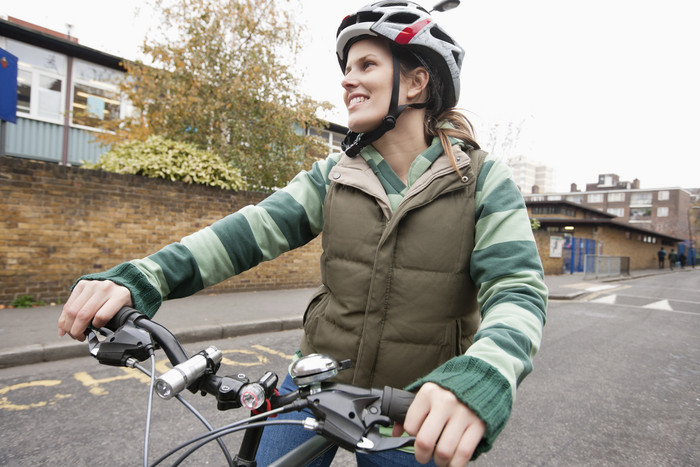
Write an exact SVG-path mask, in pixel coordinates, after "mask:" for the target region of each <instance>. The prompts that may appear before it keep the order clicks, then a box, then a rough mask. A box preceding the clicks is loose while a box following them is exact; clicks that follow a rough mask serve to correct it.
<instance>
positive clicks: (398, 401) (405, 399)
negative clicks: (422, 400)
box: [382, 386, 416, 423]
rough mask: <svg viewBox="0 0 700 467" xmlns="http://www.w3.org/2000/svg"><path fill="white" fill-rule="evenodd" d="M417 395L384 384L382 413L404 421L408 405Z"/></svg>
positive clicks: (398, 420)
mask: <svg viewBox="0 0 700 467" xmlns="http://www.w3.org/2000/svg"><path fill="white" fill-rule="evenodd" d="M415 397H416V395H415V394H413V393H412V392H408V391H403V390H401V389H396V388H391V387H389V386H384V393H383V395H382V414H383V415H386V416H388V417H389V418H391V419H392V420H394V421H395V422H399V423H403V422H404V420H405V419H406V412H408V407H409V406H410V405H411V403H412V402H413V399H414V398H415Z"/></svg>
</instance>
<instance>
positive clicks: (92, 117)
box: [72, 59, 303, 131]
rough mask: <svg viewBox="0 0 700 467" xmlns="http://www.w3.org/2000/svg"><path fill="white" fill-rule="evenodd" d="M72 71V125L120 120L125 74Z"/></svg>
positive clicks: (80, 67) (89, 67) (88, 68)
mask: <svg viewBox="0 0 700 467" xmlns="http://www.w3.org/2000/svg"><path fill="white" fill-rule="evenodd" d="M73 69H74V71H75V82H74V84H73V109H72V111H73V124H74V125H82V126H87V127H93V128H99V127H100V126H101V123H102V122H104V121H107V122H108V121H112V120H118V119H119V117H120V113H121V101H120V98H119V92H118V89H119V88H118V83H119V80H120V79H121V78H122V77H123V73H121V72H119V71H116V70H112V69H111V68H107V67H104V66H101V65H97V64H95V63H89V62H86V61H84V60H80V59H75V61H74V62H73ZM302 131H303V130H302Z"/></svg>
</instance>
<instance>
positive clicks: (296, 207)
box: [59, 1, 547, 465]
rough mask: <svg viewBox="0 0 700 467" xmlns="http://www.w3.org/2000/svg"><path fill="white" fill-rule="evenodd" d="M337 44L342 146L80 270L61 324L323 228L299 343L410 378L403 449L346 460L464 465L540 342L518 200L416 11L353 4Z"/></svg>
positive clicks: (538, 289) (502, 414) (157, 297)
mask: <svg viewBox="0 0 700 467" xmlns="http://www.w3.org/2000/svg"><path fill="white" fill-rule="evenodd" d="M337 53H338V58H339V61H340V65H341V69H342V70H343V72H344V78H343V80H342V86H343V88H344V99H345V104H346V106H347V109H348V127H349V128H350V130H351V132H350V134H349V135H348V138H347V139H346V142H345V143H346V144H345V145H344V149H345V150H344V152H343V153H341V154H334V155H331V156H329V157H328V158H327V159H326V160H324V161H319V162H317V163H315V164H314V166H313V168H312V169H311V170H310V171H309V172H302V173H300V174H299V175H298V176H297V177H295V178H294V180H292V181H291V182H290V183H289V185H288V186H287V187H286V188H284V189H283V190H280V191H278V192H276V193H275V194H273V195H271V196H270V197H269V198H267V199H266V200H264V201H263V202H262V203H260V204H259V205H257V206H248V207H246V208H244V209H242V210H240V211H238V212H237V213H234V214H231V215H230V216H228V217H226V218H224V219H222V220H221V221H219V222H217V223H215V224H213V225H212V226H210V227H207V228H205V229H203V230H202V231H200V232H197V233H195V234H193V235H191V236H188V237H185V238H184V239H183V240H182V241H181V242H180V243H176V244H172V245H169V246H167V247H165V248H164V249H163V250H161V251H159V252H157V253H155V254H154V255H151V256H149V257H147V258H145V259H142V260H136V261H132V262H129V263H124V264H122V265H119V266H117V267H115V268H113V269H111V270H109V271H106V272H104V273H100V274H96V275H89V276H86V277H84V278H81V279H83V280H80V281H79V282H78V283H77V285H76V286H75V288H74V290H73V292H72V294H71V296H70V298H69V300H68V301H67V302H66V305H65V306H64V309H63V313H62V314H61V316H60V318H59V335H64V334H69V335H71V336H73V337H74V338H76V339H82V333H83V331H84V330H85V328H86V326H87V324H88V323H89V322H90V320H91V319H92V320H93V321H94V324H95V325H97V326H100V325H102V324H104V323H105V322H106V321H107V320H108V319H109V318H110V317H111V316H113V315H114V314H115V313H116V311H117V310H118V309H119V308H121V307H122V306H123V305H131V306H135V307H136V308H137V309H139V310H141V311H142V312H144V313H146V314H148V315H153V314H154V313H155V311H156V310H157V308H158V307H159V306H160V303H161V301H162V300H163V299H168V298H177V297H182V296H185V295H189V294H192V293H194V292H196V291H198V290H200V289H202V288H203V287H206V286H209V285H212V284H214V283H217V282H219V281H221V280H224V279H226V278H227V277H230V276H231V275H234V274H237V273H240V272H242V271H243V270H246V269H248V268H250V267H253V266H255V265H256V264H258V263H259V262H260V261H265V260H269V259H272V258H274V257H276V256H278V255H279V254H281V253H283V252H284V251H287V250H289V249H293V248H296V247H298V246H301V245H303V244H305V243H307V242H308V241H310V240H311V239H313V238H314V237H315V236H317V235H318V234H319V233H321V232H323V254H322V257H321V272H322V278H321V279H322V284H323V285H322V287H321V288H320V289H319V291H318V292H317V293H316V294H315V295H314V296H313V297H312V299H311V302H310V304H309V306H308V308H307V310H306V313H305V316H304V331H305V332H304V336H303V338H302V342H301V345H300V353H302V354H309V353H313V352H318V353H326V354H329V355H331V356H333V357H334V358H336V359H338V360H340V359H346V358H349V359H351V360H352V362H353V368H352V369H350V370H346V371H343V372H342V373H341V374H340V375H339V376H338V379H339V380H341V381H345V382H352V383H353V384H357V385H362V386H368V387H369V386H375V387H381V386H382V385H384V384H386V385H390V386H394V387H404V386H406V387H408V388H409V389H410V390H412V391H417V394H416V398H415V400H414V402H413V403H412V405H411V407H410V408H409V411H408V414H407V417H406V420H405V423H404V425H403V426H402V427H401V426H395V427H394V435H399V434H401V433H402V432H403V431H404V430H405V431H406V432H408V433H409V434H411V435H415V436H416V443H415V459H413V458H412V457H411V456H413V455H412V454H407V453H403V452H398V451H393V452H390V453H385V454H384V455H383V456H363V457H359V456H358V461H359V462H360V463H361V464H362V465H364V464H365V463H371V462H374V461H377V462H380V463H383V464H382V465H391V464H395V465H408V464H409V463H411V462H415V461H417V462H420V463H426V462H428V461H429V460H430V459H431V458H432V459H433V460H434V461H435V463H436V464H438V465H464V464H466V463H467V462H468V461H469V459H471V458H473V457H476V456H478V455H479V454H480V453H481V452H484V451H486V450H488V449H489V448H490V447H491V445H492V443H493V441H494V440H495V438H496V436H497V435H498V433H499V432H500V431H501V430H502V428H503V426H504V425H505V422H506V420H507V419H508V417H509V414H510V410H511V405H512V402H513V400H514V395H515V389H516V386H517V384H518V383H519V381H521V380H522V378H524V376H525V375H527V373H529V371H530V370H531V358H532V357H533V356H534V354H535V353H536V351H537V349H538V347H539V343H540V339H541V332H542V327H543V325H544V319H545V308H546V297H547V290H546V287H545V286H544V282H543V274H542V267H541V264H540V260H539V256H538V253H537V249H536V246H535V243H534V239H533V236H532V233H531V230H530V223H529V219H528V216H527V213H526V210H525V206H524V203H523V201H522V197H521V196H520V193H519V192H518V190H517V188H516V187H515V185H514V184H513V182H512V180H510V178H509V174H508V171H507V169H506V168H505V167H504V166H503V164H502V163H500V162H498V161H497V160H495V159H493V158H490V157H487V155H486V154H485V153H484V152H483V151H481V150H479V149H478V145H477V143H476V142H475V141H474V139H473V138H472V135H471V131H470V129H471V126H470V125H469V122H468V121H467V120H466V118H465V117H463V116H462V115H461V114H459V113H458V112H456V111H455V110H454V106H455V105H456V103H457V100H458V98H459V72H460V67H461V63H462V59H463V50H462V49H461V48H460V47H459V46H458V45H457V44H456V43H455V42H454V41H453V40H452V39H451V38H450V37H449V35H447V34H446V33H445V32H444V31H443V30H442V29H440V28H439V26H437V24H436V23H434V22H433V21H432V18H431V17H430V16H429V14H428V13H427V12H426V11H425V10H423V9H422V8H421V7H419V6H418V5H416V4H413V3H411V2H395V1H388V2H387V1H385V2H378V3H375V4H372V5H369V6H367V7H364V8H362V9H360V10H359V11H358V12H357V13H356V14H354V15H351V16H349V17H347V18H346V19H345V20H344V21H343V22H342V24H341V26H340V28H339V30H338V34H337ZM387 109H388V110H387ZM291 384H292V383H291V381H290V379H289V378H287V379H286V380H285V382H284V383H283V386H282V387H283V389H286V388H290V385H291ZM298 431H299V430H298V429H297V434H298ZM282 440H285V441H288V442H289V443H290V444H296V443H298V442H300V441H299V439H297V438H296V434H293V433H292V432H291V431H288V430H287V432H283V431H273V430H272V429H270V430H267V431H266V433H265V435H264V436H263V440H262V445H261V448H260V455H261V456H266V455H267V456H269V457H270V458H274V456H277V455H280V454H282V453H284V450H286V449H288V446H286V445H285V444H284V443H283V442H282ZM275 449H281V450H283V451H282V452H276V451H275ZM330 457H332V454H331V455H330ZM265 461H266V460H265V459H262V460H261V465H264V464H265ZM323 462H325V463H328V462H330V459H328V458H327V459H325V460H324V461H323Z"/></svg>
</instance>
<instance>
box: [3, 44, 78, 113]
mask: <svg viewBox="0 0 700 467" xmlns="http://www.w3.org/2000/svg"><path fill="white" fill-rule="evenodd" d="M6 47H7V50H8V51H9V52H10V53H12V54H14V55H16V56H17V57H18V59H19V62H18V67H17V68H18V69H17V111H18V112H19V113H20V114H25V116H28V117H32V118H36V119H39V120H48V121H52V122H60V120H61V117H62V114H63V112H62V109H63V107H62V103H63V98H62V96H63V95H64V94H63V93H64V92H65V89H64V86H63V80H64V76H65V74H66V65H67V63H68V59H67V58H66V56H65V55H61V54H58V53H56V52H53V51H50V50H46V49H42V48H40V47H35V46H33V45H29V44H25V43H23V42H18V41H15V40H12V39H7V41H6Z"/></svg>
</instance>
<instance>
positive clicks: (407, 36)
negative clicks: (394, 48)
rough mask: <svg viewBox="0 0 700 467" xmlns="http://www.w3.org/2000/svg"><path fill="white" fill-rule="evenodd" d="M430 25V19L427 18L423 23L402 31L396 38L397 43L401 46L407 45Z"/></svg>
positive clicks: (420, 22) (419, 22)
mask: <svg viewBox="0 0 700 467" xmlns="http://www.w3.org/2000/svg"><path fill="white" fill-rule="evenodd" d="M429 23H430V18H426V19H424V20H423V21H418V22H417V23H414V24H412V25H410V26H408V27H407V28H406V29H404V30H403V31H401V32H400V33H399V35H398V36H396V39H395V40H396V43H397V44H399V45H406V44H408V43H409V42H411V40H412V39H413V38H414V37H415V36H416V34H418V33H419V32H420V30H421V29H423V28H424V27H426V26H427V25H428V24H429Z"/></svg>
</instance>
